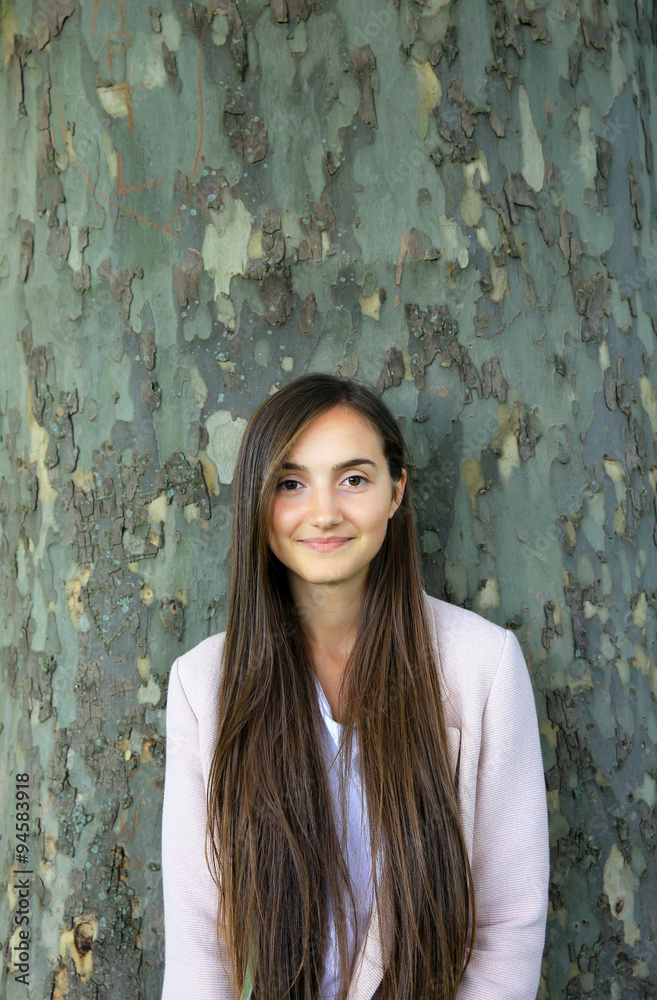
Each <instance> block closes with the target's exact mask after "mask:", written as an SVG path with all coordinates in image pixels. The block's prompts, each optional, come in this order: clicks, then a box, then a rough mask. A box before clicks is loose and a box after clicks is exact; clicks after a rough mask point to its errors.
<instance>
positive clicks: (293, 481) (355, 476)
mask: <svg viewBox="0 0 657 1000" xmlns="http://www.w3.org/2000/svg"><path fill="white" fill-rule="evenodd" d="M352 479H361V480H362V481H363V482H364V483H366V482H367V479H366V478H365V476H361V475H360V474H357V473H354V474H353V476H347V478H346V479H345V480H344V482H349V481H350V480H352ZM290 485H292V486H301V483H299V482H298V481H297V480H296V479H283V480H282V482H280V483H279V484H278V488H279V490H281V491H282V492H284V493H298V492H299V490H296V489H294V490H293V489H284V487H287V486H290ZM360 485H361V483H357V484H356V485H355V486H352V488H353V489H358V487H359V486H360Z"/></svg>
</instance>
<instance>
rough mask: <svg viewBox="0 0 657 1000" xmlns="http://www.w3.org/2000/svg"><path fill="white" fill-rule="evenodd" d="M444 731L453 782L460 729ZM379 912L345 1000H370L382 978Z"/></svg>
mask: <svg viewBox="0 0 657 1000" xmlns="http://www.w3.org/2000/svg"><path fill="white" fill-rule="evenodd" d="M445 729H446V735H447V754H448V757H449V766H450V771H451V773H452V778H453V779H454V780H455V781H456V780H457V771H458V765H459V757H460V751H461V730H460V729H457V728H456V727H455V726H446V727H445ZM381 896H382V902H383V900H385V893H384V892H383V891H382V893H381ZM382 910H383V914H382V918H383V919H382V922H381V921H379V919H378V917H377V912H376V904H373V905H372V911H371V913H370V919H369V921H368V924H367V930H366V932H365V936H364V937H363V940H362V942H361V946H360V949H359V951H358V958H357V960H356V968H355V972H354V975H353V977H352V980H351V983H350V986H349V993H348V994H347V1000H370V998H371V997H372V995H373V993H375V991H376V989H377V987H378V986H379V984H380V982H381V980H382V979H383V973H384V972H385V968H386V964H387V963H386V961H385V959H384V955H386V956H387V955H389V954H390V944H391V940H390V936H391V929H390V927H389V921H388V919H387V916H388V911H387V910H386V909H385V906H382ZM381 923H383V926H381Z"/></svg>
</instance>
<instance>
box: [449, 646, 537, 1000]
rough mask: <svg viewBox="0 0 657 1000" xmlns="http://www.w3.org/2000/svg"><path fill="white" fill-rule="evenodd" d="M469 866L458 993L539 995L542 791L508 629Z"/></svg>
mask: <svg viewBox="0 0 657 1000" xmlns="http://www.w3.org/2000/svg"><path fill="white" fill-rule="evenodd" d="M471 864H472V873H473V880H474V884H475V904H476V936H475V949H474V951H473V954H472V958H471V960H470V963H469V965H468V968H467V970H466V973H465V976H464V978H463V980H462V981H461V984H460V986H459V989H458V992H457V1000H536V994H537V991H538V986H539V981H540V974H541V960H542V955H543V948H544V944H545V928H546V921H547V907H548V886H549V874H550V856H549V838H548V813H547V796H546V791H545V774H544V768H543V759H542V754H541V743H540V736H539V730H538V718H537V714H536V705H535V702H534V694H533V689H532V684H531V680H530V676H529V671H528V669H527V664H526V663H525V659H524V656H523V653H522V648H521V646H520V643H519V642H518V639H517V638H516V636H515V635H514V633H513V632H511V631H510V630H509V629H507V630H506V637H505V640H504V646H503V649H502V655H501V659H500V662H499V665H498V668H497V671H496V674H495V677H494V680H493V684H492V686H491V689H490V693H489V695H488V699H487V702H486V707H485V710H484V713H483V721H482V737H481V747H480V754H479V769H478V776H477V790H476V800H475V816H474V836H473V844H472V857H471Z"/></svg>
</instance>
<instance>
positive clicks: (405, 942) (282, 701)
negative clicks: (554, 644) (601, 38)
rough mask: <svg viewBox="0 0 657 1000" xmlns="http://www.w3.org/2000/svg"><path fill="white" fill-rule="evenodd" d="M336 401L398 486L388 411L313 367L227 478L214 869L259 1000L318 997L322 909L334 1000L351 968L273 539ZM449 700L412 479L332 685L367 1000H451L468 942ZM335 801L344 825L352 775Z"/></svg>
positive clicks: (232, 947)
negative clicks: (369, 927) (302, 450)
mask: <svg viewBox="0 0 657 1000" xmlns="http://www.w3.org/2000/svg"><path fill="white" fill-rule="evenodd" d="M334 407H348V408H349V409H350V410H351V411H352V412H354V413H356V414H358V415H360V417H361V418H362V419H363V420H365V421H366V422H367V423H368V424H369V425H370V426H371V427H372V428H373V430H374V431H375V432H376V434H377V436H378V438H379V441H380V443H381V446H382V450H383V453H384V455H385V458H386V462H387V466H388V470H389V472H390V476H391V479H392V481H393V486H394V487H395V488H396V486H397V484H399V482H400V479H401V476H402V469H403V468H407V467H408V457H407V451H406V445H405V442H404V438H403V435H402V433H401V430H400V428H399V426H398V424H397V422H396V420H395V419H394V417H393V415H392V414H391V413H390V411H389V410H388V408H387V406H386V405H385V404H384V403H383V402H382V400H381V399H379V397H378V396H377V394H376V392H375V391H374V390H373V389H372V388H371V387H370V386H369V385H368V384H367V383H366V382H364V381H363V380H361V379H354V378H352V379H342V378H340V377H337V376H334V375H329V374H322V373H309V374H305V375H302V376H300V377H299V378H296V379H294V380H293V381H292V382H290V383H288V384H287V385H285V386H284V387H283V388H281V389H279V390H278V391H277V392H275V393H274V394H273V395H272V396H269V397H268V398H267V399H266V400H265V401H264V402H263V403H262V404H261V405H260V406H259V407H258V409H257V410H256V411H255V412H254V413H253V415H252V416H251V419H250V420H249V422H248V425H247V427H246V430H245V432H244V435H243V437H242V441H241V444H240V448H239V453H238V457H237V464H236V469H235V476H234V493H233V534H232V569H231V589H230V602H229V608H228V617H227V626H226V637H225V643H224V648H223V672H222V675H221V682H220V691H219V712H218V720H217V734H216V746H215V750H214V755H213V759H212V764H211V768H210V775H209V782H208V794H207V811H208V820H207V829H206V860H207V862H208V867H209V868H210V871H211V874H212V877H213V879H214V881H215V883H216V885H217V889H218V900H219V905H218V913H217V945H218V947H219V948H221V945H222V939H223V944H224V945H225V949H226V951H227V954H228V958H229V962H230V971H231V975H232V978H233V981H234V983H235V985H236V988H237V989H238V990H241V989H242V988H243V984H244V982H245V978H246V975H247V967H248V971H249V972H250V973H251V975H252V981H253V998H254V1000H281V998H284V997H290V998H293V1000H315V998H316V997H317V995H318V991H319V989H320V987H321V983H322V976H323V972H324V958H325V955H326V952H327V947H328V928H329V924H328V921H329V905H330V910H331V913H332V915H333V920H334V921H335V936H336V941H337V950H338V954H339V963H340V970H339V993H338V998H339V1000H346V997H347V992H348V988H349V982H350V979H351V977H352V975H353V972H354V967H355V958H356V954H355V953H354V954H350V953H349V947H348V924H347V920H348V913H349V912H350V913H351V914H352V918H353V917H355V906H356V904H355V895H354V889H353V886H352V885H351V881H350V876H349V871H348V869H347V865H346V861H345V856H344V853H343V847H344V843H341V840H340V837H339V836H338V833H337V826H336V818H335V816H334V807H333V801H332V797H331V791H330V786H329V781H328V774H327V769H326V763H325V758H324V755H323V752H322V744H321V737H320V733H321V726H322V724H323V723H322V718H321V714H320V708H319V703H318V697H317V688H316V683H315V679H314V672H313V659H312V654H311V649H310V645H309V642H308V635H307V633H306V631H305V630H304V623H303V619H302V615H301V614H300V610H299V608H298V607H295V605H294V602H293V599H292V596H291V593H290V589H289V585H288V580H287V575H286V568H285V566H284V565H283V564H282V563H281V562H280V561H279V560H278V559H277V558H276V556H275V555H274V554H273V552H272V551H271V549H270V547H269V543H268V538H269V523H270V511H271V505H272V500H273V497H274V493H275V490H276V486H277V482H278V480H279V477H280V475H281V471H282V465H283V462H284V461H285V459H286V457H287V455H288V453H289V452H290V450H291V448H292V446H293V445H294V443H295V441H296V440H297V438H298V437H299V435H300V434H302V433H303V431H304V430H305V429H306V428H307V427H308V426H309V425H310V424H311V423H312V422H313V420H315V418H317V417H319V416H320V415H321V414H324V413H326V412H328V411H329V410H332V409H333V408H334ZM409 478H410V477H409ZM444 694H445V695H446V691H445V692H444V691H443V682H442V679H441V673H440V663H439V662H438V658H437V656H434V650H433V648H432V642H431V634H430V631H429V627H428V622H427V618H426V613H425V606H424V595H423V586H422V575H421V570H420V564H419V557H418V548H417V541H416V534H415V525H414V517H413V507H412V496H411V488H410V482H409V481H408V479H407V482H406V486H405V490H404V493H403V496H402V500H401V503H400V505H399V507H398V508H397V510H396V511H395V513H394V514H393V516H392V518H391V519H390V520H389V522H388V525H387V531H386V535H385V539H384V541H383V544H382V545H381V548H380V549H379V551H378V553H377V554H376V556H375V557H374V558H373V559H372V561H371V563H370V565H369V567H368V572H367V578H366V584H365V591H364V597H363V601H362V606H361V609H360V616H359V621H358V628H357V634H356V638H355V641H354V644H353V647H352V649H351V652H350V655H349V658H348V660H347V663H346V667H345V670H344V674H343V679H342V689H341V696H344V697H343V698H342V697H341V700H342V703H343V704H344V706H345V709H344V711H345V717H344V720H343V721H344V726H343V736H342V743H341V749H342V750H343V756H342V758H341V759H342V760H343V761H344V760H347V761H349V760H351V759H352V746H353V740H354V739H356V740H357V749H358V760H359V768H360V777H361V782H362V789H363V795H364V799H365V807H366V809H367V816H368V820H369V837H370V850H371V862H372V864H371V873H370V879H371V886H372V890H373V904H372V905H373V911H374V909H376V911H377V913H376V914H375V913H374V912H373V917H375V918H376V915H377V914H378V919H379V920H380V921H382V924H381V926H382V928H383V931H384V941H383V942H382V944H383V946H384V958H385V961H386V968H385V971H384V975H383V980H382V982H381V985H380V987H379V989H378V990H377V993H376V996H377V997H382V998H383V1000H419V998H422V1000H455V997H456V992H457V989H458V986H459V983H460V981H461V979H462V977H463V974H464V972H465V969H466V968H467V965H468V963H469V961H470V959H471V956H472V949H473V947H474V929H475V924H476V920H475V899H474V884H473V880H472V872H471V868H470V863H469V859H468V853H467V848H466V844H465V839H464V835H463V829H462V826H461V819H460V814H459V808H458V799H457V789H456V784H455V781H454V779H453V778H452V775H451V770H450V766H449V758H448V750H447V739H446V732H445V722H444V716H443V695H444ZM340 803H341V806H340V807H341V809H342V810H343V816H344V815H345V812H344V810H345V809H346V801H345V789H344V772H343V773H342V778H341V781H340ZM343 829H344V825H343ZM208 845H209V849H208ZM349 908H350V909H349Z"/></svg>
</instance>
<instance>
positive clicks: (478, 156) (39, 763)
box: [0, 0, 657, 1000]
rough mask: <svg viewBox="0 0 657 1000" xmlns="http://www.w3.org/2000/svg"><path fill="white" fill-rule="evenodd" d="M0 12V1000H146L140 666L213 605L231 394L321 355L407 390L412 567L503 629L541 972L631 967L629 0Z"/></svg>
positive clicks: (150, 880) (638, 931)
mask: <svg viewBox="0 0 657 1000" xmlns="http://www.w3.org/2000/svg"><path fill="white" fill-rule="evenodd" d="M2 38H3V53H4V60H3V64H2V74H1V77H0V80H1V91H0V116H1V117H0V143H2V147H1V150H0V166H1V171H2V172H1V178H2V196H1V199H0V234H1V236H0V303H1V315H2V325H1V328H0V338H1V341H0V342H1V345H2V362H3V363H2V376H1V377H2V386H1V392H0V429H1V436H2V451H1V453H0V516H1V537H0V551H1V564H2V569H1V574H2V575H1V578H0V587H1V595H2V600H1V619H0V629H1V640H0V667H1V672H0V677H1V685H2V701H1V703H0V725H1V729H0V751H1V753H2V759H3V760H4V761H5V762H6V765H7V766H6V769H5V774H4V777H3V781H2V786H1V787H2V801H3V804H4V810H3V817H2V820H1V821H0V829H1V832H2V841H1V846H0V852H1V856H2V863H3V869H4V872H5V878H6V886H7V891H6V893H3V895H2V898H1V901H0V926H1V927H2V930H3V941H4V942H5V962H4V967H3V970H2V990H3V993H5V994H6V995H7V996H8V997H10V998H14V997H21V998H22V997H31V998H32V997H34V998H43V997H53V998H58V1000H60V998H69V1000H77V998H91V997H94V998H106V1000H125V998H128V997H130V998H131V1000H137V998H146V1000H158V998H159V995H160V989H161V982H162V974H163V922H162V916H163V914H162V896H161V876H160V835H159V834H160V829H159V828H160V822H161V804H162V791H163V781H164V751H165V726H164V718H165V717H164V712H165V704H166V693H167V678H168V672H169V668H170V665H171V663H172V662H173V660H174V659H175V657H176V656H177V655H178V654H179V653H180V652H181V651H182V650H183V649H185V648H190V647H191V646H192V645H194V644H196V643H197V642H199V641H200V640H201V639H203V638H204V637H205V636H207V635H209V634H210V633H212V632H218V631H221V630H222V629H223V628H224V627H225V612H226V596H227V595H226V590H227V581H228V574H229V559H230V553H229V546H230V524H231V491H232V487H231V480H232V471H233V467H234V461H235V455H236V450H237V447H238V445H239V440H240V436H241V434H242V431H243V429H244V426H245V424H246V421H247V420H248V418H249V416H250V414H251V413H252V412H253V410H254V409H255V407H256V406H257V405H258V404H259V403H260V402H261V400H262V399H263V398H265V397H266V396H267V395H268V394H269V393H272V392H275V391H276V390H277V388H278V387H280V386H281V385H283V384H284V383H285V382H286V381H287V380H289V379H290V378H293V377H294V376H296V375H297V374H300V373H301V372H304V371H306V370H322V371H339V372H342V373H343V374H344V375H346V376H349V375H352V374H354V373H356V372H357V373H358V374H359V375H360V376H362V377H364V378H366V379H369V380H370V381H371V382H372V383H374V384H375V385H376V386H377V388H378V391H379V392H381V393H383V398H384V399H385V401H386V403H387V404H388V405H389V406H390V407H391V408H392V410H393V412H394V413H395V414H396V415H398V417H399V420H400V422H401V424H402V427H403V429H404V433H405V435H406V439H407V441H408V444H409V448H410V454H411V459H412V463H413V465H412V468H411V470H410V475H411V477H412V483H413V486H414V488H415V497H416V508H417V519H418V531H419V541H420V545H421V549H422V552H423V558H424V569H425V574H426V589H427V590H428V591H429V592H430V593H432V594H435V595H436V596H439V597H443V598H444V599H447V600H450V601H452V602H455V603H458V604H462V605H466V606H470V607H472V608H473V609H474V610H475V611H477V612H479V613H480V614H483V615H485V616H487V617H489V618H491V619H492V620H494V621H496V622H498V623H499V624H501V625H505V626H507V627H510V628H513V629H515V630H516V632H517V635H518V637H519V639H520V640H521V643H522V646H523V650H524V652H525V655H526V657H527V661H528V664H529V668H530V671H531V673H532V679H533V683H534V689H535V694H536V703H537V710H538V714H539V722H540V728H541V738H542V746H543V753H544V761H545V769H546V780H547V787H548V790H549V791H548V798H549V809H550V826H551V843H552V889H551V902H550V913H549V920H548V929H547V942H546V950H545V957H544V963H543V973H542V978H541V986H540V991H539V997H540V998H541V1000H543V998H548V997H549V998H562V997H564V998H565V997H591V998H599V997H600V998H601V997H605V998H611V1000H620V998H622V1000H630V998H635V997H636V998H638V997H649V996H654V995H655V990H656V986H657V983H656V978H655V968H656V958H657V956H656V946H655V935H656V932H657V924H656V921H657V917H656V915H655V913H656V911H655V907H654V885H655V878H656V864H655V849H656V846H657V813H656V808H655V799H656V789H657V765H656V763H655V759H656V758H655V745H656V743H657V713H656V711H655V699H656V697H657V665H656V663H655V613H656V610H657V604H656V597H657V558H656V554H657V553H656V548H655V546H656V544H657V534H656V532H655V521H656V516H655V514H656V508H655V495H656V489H657V458H656V452H655V442H656V441H657V393H656V391H655V385H656V381H657V380H656V364H655V337H656V334H657V295H656V282H655V278H656V276H657V240H656V233H657V218H656V215H655V206H656V201H655V194H656V192H655V173H654V154H655V150H654V142H655V138H656V122H657V117H656V116H657V110H656V109H655V106H654V105H655V99H656V98H655V94H656V88H657V57H656V48H655V45H656V43H657V5H656V3H655V0H644V2H641V0H636V2H630V0H609V2H606V3H602V2H600V0H580V2H577V0H551V2H549V3H547V4H546V5H544V6H539V5H538V4H537V3H535V2H533V0H518V2H516V3H512V2H511V0H488V2H485V0H455V2H451V3H450V2H446V0H425V2H416V0H396V2H395V0H390V2H372V3H354V2H347V0H340V2H336V3H329V2H328V0H271V2H270V3H269V4H264V3H263V2H262V0H243V2H240V3H237V2H235V0H210V2H209V3H198V2H196V3H191V4H190V3H187V2H182V0H158V4H157V7H154V6H152V5H150V4H149V3H147V2H146V0H138V2H130V3H128V2H124V0H113V2H112V0H95V2H92V0H78V2H77V3H76V0H51V2H46V0H43V2H40V3H39V2H36V0H21V2H20V3H11V2H8V0H3V3H2ZM25 773H29V781H30V784H29V794H30V797H31V806H30V814H31V824H30V832H29V836H28V838H27V843H26V848H27V850H29V855H28V854H25V853H24V854H23V856H24V857H27V858H28V860H29V870H31V872H32V874H30V875H29V876H25V875H21V871H22V869H25V868H26V865H25V864H23V865H21V861H20V857H19V853H20V852H18V850H17V845H18V843H19V842H20V841H18V840H17V830H16V805H17V801H18V802H20V803H21V806H20V809H19V812H21V811H24V810H23V805H24V799H23V797H19V799H18V800H17V792H16V774H25ZM19 784H20V782H19ZM25 878H27V879H28V882H29V890H30V897H29V901H30V921H31V924H30V926H31V931H32V938H31V942H30V946H29V950H30V974H29V981H30V985H29V986H26V985H23V984H21V983H20V982H16V978H15V976H16V969H15V966H14V951H13V950H12V949H14V948H17V947H18V946H19V945H20V937H19V936H18V935H19V930H20V928H19V926H17V924H16V922H15V921H16V915H17V914H20V913H21V912H23V911H22V909H21V907H22V904H21V898H22V897H21V894H20V893H19V891H18V889H17V888H16V887H17V885H20V879H25ZM651 885H652V886H653V890H652V894H651V890H650V886H651ZM651 900H652V901H651Z"/></svg>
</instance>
